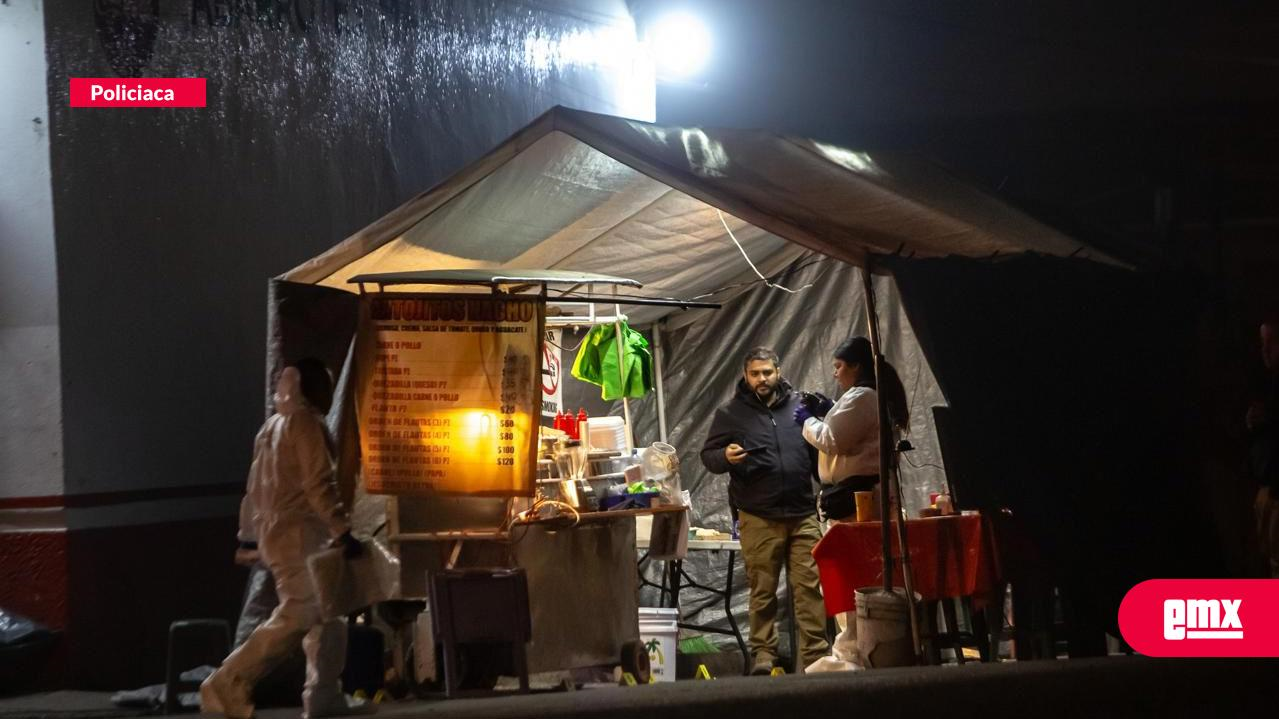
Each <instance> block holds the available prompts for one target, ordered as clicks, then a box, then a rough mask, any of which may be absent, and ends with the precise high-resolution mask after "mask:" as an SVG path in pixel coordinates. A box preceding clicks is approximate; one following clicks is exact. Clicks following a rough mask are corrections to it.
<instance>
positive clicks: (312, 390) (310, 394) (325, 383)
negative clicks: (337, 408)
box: [293, 357, 333, 414]
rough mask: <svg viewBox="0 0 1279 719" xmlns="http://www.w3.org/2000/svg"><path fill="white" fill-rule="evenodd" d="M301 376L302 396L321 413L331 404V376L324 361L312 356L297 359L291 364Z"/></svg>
mask: <svg viewBox="0 0 1279 719" xmlns="http://www.w3.org/2000/svg"><path fill="white" fill-rule="evenodd" d="M293 366H294V367H297V369H298V374H300V375H301V376H302V396H303V397H306V401H307V402H308V403H309V404H310V405H311V407H313V408H314V409H316V410H317V411H319V412H320V413H321V414H328V413H329V407H331V406H332V405H333V376H332V375H330V374H329V369H328V368H327V367H325V366H324V363H323V362H321V361H320V360H318V359H316V358H314V357H307V358H306V359H302V360H298V361H297V362H296V363H294V365H293Z"/></svg>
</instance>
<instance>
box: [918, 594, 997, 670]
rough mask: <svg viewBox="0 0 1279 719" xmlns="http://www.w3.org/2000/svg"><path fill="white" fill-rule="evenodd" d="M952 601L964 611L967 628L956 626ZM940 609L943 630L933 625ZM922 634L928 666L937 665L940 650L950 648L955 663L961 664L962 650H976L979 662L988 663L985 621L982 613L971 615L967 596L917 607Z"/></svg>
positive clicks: (988, 650)
mask: <svg viewBox="0 0 1279 719" xmlns="http://www.w3.org/2000/svg"><path fill="white" fill-rule="evenodd" d="M956 602H958V603H959V608H960V609H962V610H963V611H964V615H965V617H966V618H967V620H968V625H969V629H968V630H967V631H965V630H963V629H961V628H960V626H959V613H958V612H957V611H956V606H955V605H956ZM939 608H940V609H941V614H942V619H943V620H944V622H945V629H942V628H941V627H940V626H939V625H938V622H937V610H938V609H939ZM920 611H921V613H922V614H923V616H922V617H921V620H922V622H921V624H922V634H923V638H924V639H925V649H926V654H927V656H926V659H927V661H928V663H929V664H940V663H941V650H942V649H950V650H952V651H954V652H955V662H956V663H958V664H963V663H964V662H965V661H966V660H965V658H964V649H965V648H966V647H971V648H973V649H976V650H977V653H978V654H979V655H980V657H981V661H983V662H988V661H991V658H992V656H994V655H992V654H991V653H990V639H989V636H988V633H987V632H988V630H987V627H986V618H985V616H984V615H983V614H982V613H979V612H974V611H973V609H972V602H971V600H970V599H968V598H967V597H945V598H942V599H939V600H934V601H925V602H923V603H921V604H920Z"/></svg>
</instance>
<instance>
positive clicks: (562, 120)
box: [280, 107, 1112, 324]
mask: <svg viewBox="0 0 1279 719" xmlns="http://www.w3.org/2000/svg"><path fill="white" fill-rule="evenodd" d="M726 229H731V231H732V234H733V235H734V236H735V237H736V238H737V240H738V241H740V243H741V245H742V250H744V251H745V253H746V254H747V255H748V256H749V257H750V259H751V260H752V261H753V262H754V263H755V264H756V265H757V266H758V268H759V270H760V271H761V272H762V273H763V274H765V275H768V274H770V273H771V272H773V271H776V270H779V269H780V268H782V267H784V266H786V265H788V264H790V263H791V262H792V261H794V260H795V259H796V258H797V257H799V256H800V255H801V254H802V253H803V250H804V248H807V249H809V250H814V251H816V252H819V253H821V254H824V255H826V256H829V257H832V258H835V259H838V260H842V261H844V262H848V263H851V264H855V265H864V263H865V259H866V257H867V255H869V254H904V255H908V256H918V257H941V256H947V255H963V256H968V257H991V256H995V255H1000V254H1015V253H1020V252H1037V253H1040V254H1045V255H1055V256H1082V257H1091V258H1093V259H1096V260H1099V261H1103V262H1111V261H1112V260H1111V259H1110V258H1109V257H1107V256H1105V255H1103V254H1101V253H1098V252H1097V251H1095V250H1093V249H1091V248H1088V247H1085V246H1083V245H1081V244H1080V243H1078V242H1077V241H1075V240H1072V239H1071V238H1069V237H1067V236H1065V235H1063V234H1061V233H1059V232H1057V231H1056V230H1053V229H1052V228H1049V227H1047V226H1045V225H1042V224H1040V223H1038V222H1036V221H1035V220H1033V219H1031V218H1030V217H1028V216H1026V215H1024V214H1022V213H1021V212H1019V211H1017V210H1015V209H1013V208H1011V207H1009V206H1008V205H1006V204H1004V203H1002V202H1001V201H999V200H997V199H995V198H994V197H992V196H990V195H987V194H984V193H982V192H979V191H977V190H976V189H974V188H972V187H971V186H969V185H966V184H964V183H962V182H959V181H958V180H956V179H955V178H953V177H951V176H950V175H949V174H948V173H946V172H945V171H943V170H941V169H940V168H938V167H936V166H934V165H932V164H930V163H928V162H925V161H923V160H920V159H919V158H915V157H910V156H899V155H890V154H880V153H866V152H856V151H853V150H848V149H845V148H840V147H834V146H831V145H826V144H823V143H820V142H816V141H813V140H806V139H797V138H790V137H783V136H780V135H775V134H771V133H767V132H760V131H747V130H702V129H695V128H678V127H663V126H659V125H653V124H650V123H644V122H638V121H635V120H627V119H624V118H619V117H612V116H607V115H598V114H594V113H588V112H582V111H578V110H570V109H567V108H563V107H556V108H554V109H552V110H550V111H549V112H547V113H546V114H544V115H542V116H541V117H540V118H538V119H537V120H536V121H534V122H533V123H532V124H531V125H529V126H528V127H526V128H524V129H523V130H521V131H520V132H519V133H517V134H515V135H514V136H512V137H511V138H510V139H509V140H507V141H506V142H505V143H503V144H502V145H500V146H499V147H497V148H496V149H495V150H493V151H492V152H491V153H489V154H488V155H487V156H485V157H484V158H482V159H480V160H479V161H477V162H475V163H474V164H472V165H471V166H469V167H467V168H465V169H463V170H462V171H460V172H458V173H457V174H455V175H454V176H453V177H451V178H450V179H448V180H446V181H445V182H443V183H441V184H440V185H438V186H436V187H434V188H432V189H431V190H428V191H427V192H424V193H422V194H421V195H419V196H417V197H415V198H413V199H412V200H410V201H408V202H406V203H405V204H404V205H402V206H400V207H399V208H397V209H396V210H394V211H392V212H391V213H390V214H388V215H387V216H386V217H384V218H382V219H380V220H378V221H377V222H375V223H373V224H372V225H369V226H368V227H366V228H364V229H363V230H361V231H359V232H357V233H355V234H354V235H352V236H351V237H350V238H348V239H347V240H345V241H344V242H342V243H340V244H339V245H337V246H336V247H334V248H332V249H331V250H329V251H328V252H325V253H324V254H322V255H320V256H318V257H316V258H314V259H312V260H310V261H308V262H306V263H304V264H302V265H300V266H298V267H296V268H294V269H293V270H290V271H289V272H287V273H285V274H284V275H282V276H281V278H280V279H284V280H288V281H292V282H302V283H311V284H320V285H325V286H329V287H335V288H341V289H347V290H353V289H354V288H353V287H352V286H351V285H349V284H348V280H349V279H350V278H351V277H352V276H354V275H356V274H361V273H380V272H400V271H408V270H420V269H432V268H471V267H483V268H501V267H508V268H538V269H571V270H576V271H582V272H599V273H610V274H615V275H623V276H626V277H629V278H632V279H636V280H639V281H640V282H642V283H643V284H644V285H645V286H646V291H645V294H646V295H649V296H678V297H681V298H685V299H687V298H690V297H694V296H699V295H704V294H706V293H710V292H712V291H714V290H717V289H719V288H723V287H725V286H726V285H730V284H733V283H734V281H736V280H740V279H742V277H743V271H745V273H746V274H747V275H752V276H753V273H752V272H750V271H749V268H747V267H746V265H745V264H744V262H742V261H741V259H740V257H738V255H739V250H738V248H737V247H736V246H735V245H734V243H733V241H732V239H731V238H730V236H729V232H727V231H726ZM730 296H731V294H730V295H724V294H717V295H715V299H717V300H721V301H722V300H726V299H728V298H729V297H730ZM670 311H671V310H670V309H667V308H660V307H650V308H642V309H637V310H634V311H633V312H632V313H631V317H632V323H633V324H643V323H645V322H647V321H652V320H654V319H656V318H657V317H660V316H662V315H663V314H665V313H668V312H670Z"/></svg>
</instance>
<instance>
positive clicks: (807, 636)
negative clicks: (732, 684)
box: [738, 512, 830, 671]
mask: <svg viewBox="0 0 1279 719" xmlns="http://www.w3.org/2000/svg"><path fill="white" fill-rule="evenodd" d="M738 514H739V517H738V531H739V533H740V534H741V539H742V558H743V559H744V560H745V561H746V579H747V581H748V582H749V583H750V622H751V636H750V649H751V654H753V655H754V663H755V664H760V663H763V662H771V661H774V660H776V659H777V605H778V601H777V585H778V583H779V581H780V578H781V572H782V567H786V574H787V577H788V578H789V580H790V586H791V596H792V597H793V598H794V602H795V635H796V641H797V643H798V644H799V652H798V653H799V656H798V657H797V661H796V666H797V671H798V670H800V669H802V668H803V667H806V666H808V665H809V664H811V663H812V662H814V661H816V660H817V659H819V658H821V657H823V656H825V655H826V653H827V651H828V650H829V649H830V644H829V643H828V642H827V641H826V605H825V604H824V603H823V602H822V591H821V584H820V582H819V580H818V578H817V563H816V562H815V561H814V560H813V546H814V545H816V544H817V540H819V539H821V537H822V535H821V531H820V530H819V529H818V526H817V517H815V516H810V517H804V518H802V519H801V518H796V519H764V518H763V517H757V516H755V515H753V514H748V513H746V512H739V513H738Z"/></svg>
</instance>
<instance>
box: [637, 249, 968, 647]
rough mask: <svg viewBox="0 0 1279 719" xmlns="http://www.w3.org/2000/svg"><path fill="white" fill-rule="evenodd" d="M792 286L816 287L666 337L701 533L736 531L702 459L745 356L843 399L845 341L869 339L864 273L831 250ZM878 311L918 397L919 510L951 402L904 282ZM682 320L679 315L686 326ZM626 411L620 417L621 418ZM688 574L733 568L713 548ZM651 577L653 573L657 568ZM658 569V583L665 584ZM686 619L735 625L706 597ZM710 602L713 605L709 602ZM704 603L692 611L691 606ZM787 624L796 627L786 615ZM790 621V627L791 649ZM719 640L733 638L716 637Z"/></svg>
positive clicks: (885, 289) (914, 503)
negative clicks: (839, 374)
mask: <svg viewBox="0 0 1279 719" xmlns="http://www.w3.org/2000/svg"><path fill="white" fill-rule="evenodd" d="M774 281H775V282H777V283H779V284H782V285H784V286H786V287H788V288H791V289H797V288H800V287H804V286H805V285H809V284H810V283H811V285H812V286H811V287H809V288H808V289H806V290H803V291H801V292H799V293H797V294H788V293H786V292H784V291H780V290H773V289H769V288H767V287H765V286H763V285H762V283H761V284H757V285H755V286H754V288H753V289H752V290H751V291H749V292H747V293H744V294H743V295H741V296H740V297H738V298H737V299H736V300H734V301H733V302H731V303H728V304H726V305H725V306H724V308H723V309H722V310H719V311H718V312H710V313H706V314H703V315H702V316H700V317H699V318H698V319H697V321H696V323H695V324H692V325H688V326H685V327H683V328H682V329H677V330H675V331H673V332H670V333H667V334H664V335H663V350H664V357H663V362H662V366H663V371H664V390H665V399H666V417H667V431H668V437H669V441H670V442H671V443H672V444H674V445H675V447H677V448H678V450H679V458H680V474H681V479H682V481H683V483H684V486H685V488H686V489H690V490H691V494H692V498H693V510H692V516H691V517H690V521H691V523H692V525H694V526H700V527H709V528H715V529H719V530H721V531H725V532H727V531H729V529H730V528H731V526H732V520H731V518H730V516H729V508H728V477H727V476H726V475H711V474H709V473H707V472H706V470H705V469H704V468H703V467H702V464H701V461H700V459H699V458H698V455H699V453H700V451H701V448H702V442H703V441H704V440H705V439H706V434H707V431H708V429H709V428H710V422H711V418H712V417H713V416H714V413H715V409H716V408H718V407H719V406H720V405H722V404H723V403H725V402H726V401H728V399H729V398H730V397H731V396H732V392H733V391H734V388H735V386H736V383H737V381H738V380H739V379H740V378H741V376H742V359H741V358H742V356H743V355H744V354H745V353H746V351H747V350H748V349H750V348H751V347H754V346H756V345H766V346H770V347H773V348H775V349H776V350H777V353H778V355H780V357H781V362H782V374H783V375H784V376H785V377H786V378H787V379H788V380H789V381H790V382H791V384H792V385H793V386H794V387H795V389H806V390H811V391H819V392H822V393H823V394H826V395H827V396H830V397H836V396H838V389H837V387H836V385H835V384H834V380H833V379H832V377H831V354H832V352H833V351H834V349H835V347H837V346H838V345H839V343H840V342H842V341H844V340H845V339H847V338H848V337H851V336H853V335H865V334H866V331H867V329H866V302H865V296H864V293H863V291H862V287H863V284H862V275H861V270H859V269H857V268H855V267H853V266H851V265H848V264H845V263H843V262H839V261H838V260H832V259H830V258H826V257H822V256H820V255H814V254H808V255H805V256H804V257H802V258H800V259H798V260H797V261H795V262H794V263H793V264H792V265H791V266H790V268H789V269H788V270H787V271H785V272H783V273H782V274H781V275H780V276H779V278H777V279H775V280H774ZM874 287H875V295H876V306H877V309H878V312H879V323H880V330H881V333H882V339H883V343H884V354H885V356H886V357H887V358H888V361H889V362H891V363H892V364H893V365H894V366H895V367H896V368H897V370H898V372H899V373H900V374H901V378H902V383H903V384H904V385H905V387H906V393H907V397H908V399H909V401H910V408H911V420H910V428H911V432H910V435H909V439H910V440H911V443H912V444H913V445H914V446H915V450H914V451H911V452H909V453H906V454H905V455H899V456H904V459H905V461H903V462H902V464H901V477H902V484H903V493H904V495H905V497H906V504H907V508H908V511H911V512H912V513H913V512H914V511H915V510H916V509H918V508H919V507H921V506H923V505H925V504H926V503H927V498H928V492H930V491H934V492H935V491H939V490H940V488H942V487H944V486H945V483H946V480H945V475H944V471H943V470H942V461H941V454H940V451H939V448H938V445H937V438H936V433H935V431H934V428H933V425H932V412H931V408H932V407H933V406H935V405H942V404H945V399H944V398H943V396H942V393H941V390H940V388H939V387H938V385H937V382H936V380H935V379H934V378H933V374H932V371H931V370H930V369H929V366H928V362H927V361H926V360H925V358H924V355H923V352H922V351H921V350H920V347H919V344H918V342H916V339H915V335H914V332H913V331H912V329H911V327H910V323H909V322H908V321H907V320H906V315H905V312H904V310H903V308H902V305H901V300H900V298H899V297H898V294H897V287H896V285H895V284H894V282H893V280H892V279H891V278H890V277H885V276H876V277H875V278H874ZM679 318H680V315H675V316H673V317H672V318H671V320H672V321H675V320H677V319H679ZM620 411H621V409H620V407H617V408H615V410H614V414H617V413H620ZM631 415H632V417H633V421H634V423H635V437H636V442H637V444H639V443H642V444H646V443H649V442H652V441H654V440H656V439H657V437H658V423H657V408H656V398H655V395H654V394H650V395H649V396H648V397H645V398H644V399H643V400H640V401H636V402H632V403H631ZM684 568H685V570H686V571H688V573H689V574H690V575H691V576H692V577H693V578H694V579H696V580H697V581H698V582H699V583H702V584H706V585H709V586H723V582H724V572H725V562H724V560H723V559H722V557H720V556H719V555H717V554H714V553H711V552H691V553H690V554H689V556H688V558H687V559H686V560H685V561H684ZM650 570H651V568H650ZM745 577H746V575H745V572H744V571H743V568H742V566H741V559H740V555H739V558H738V567H737V568H736V569H735V571H734V588H735V592H734V597H733V602H732V604H733V607H734V613H735V614H736V615H737V616H738V617H739V619H740V620H741V621H740V626H741V627H742V628H743V633H744V634H745V632H746V631H747V629H746V628H747V627H748V623H747V621H746V616H747V596H748V592H747V585H746V579H745ZM656 578H657V576H656V574H655V573H654V574H652V575H651V576H650V579H653V580H656ZM644 592H645V594H643V595H642V596H641V603H642V604H643V605H644V606H657V596H656V590H652V589H650V588H647V587H646V588H645V589H644ZM681 604H682V606H683V608H684V610H685V618H684V620H685V621H690V622H693V623H698V624H710V625H712V626H718V627H722V628H724V629H727V628H728V623H727V621H726V620H725V619H724V612H723V605H722V604H721V603H719V602H718V601H712V598H711V597H706V596H703V593H701V592H699V591H697V590H685V592H682V593H681ZM704 605H709V606H704ZM699 607H704V608H701V609H700V610H698V611H695V612H694V613H692V614H689V610H690V609H696V608H699ZM782 621H783V622H788V621H789V619H786V618H785V614H784V613H783V619H782ZM785 626H786V625H785V624H783V625H782V636H783V650H784V651H785V650H786V647H785V642H786V639H785V635H786V632H785ZM713 639H714V641H716V642H717V643H724V642H729V643H731V639H729V638H728V637H726V636H715V637H713Z"/></svg>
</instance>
